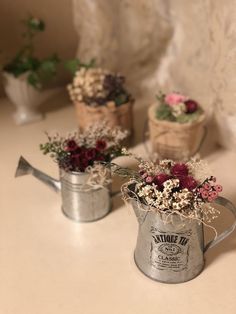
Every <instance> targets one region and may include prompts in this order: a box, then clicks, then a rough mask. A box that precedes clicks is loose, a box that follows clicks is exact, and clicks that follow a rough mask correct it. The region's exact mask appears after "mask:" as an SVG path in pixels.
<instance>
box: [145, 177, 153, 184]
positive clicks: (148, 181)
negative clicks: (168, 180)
mask: <svg viewBox="0 0 236 314" xmlns="http://www.w3.org/2000/svg"><path fill="white" fill-rule="evenodd" d="M145 181H146V183H149V184H150V183H152V182H153V177H151V176H147V177H146V179H145Z"/></svg>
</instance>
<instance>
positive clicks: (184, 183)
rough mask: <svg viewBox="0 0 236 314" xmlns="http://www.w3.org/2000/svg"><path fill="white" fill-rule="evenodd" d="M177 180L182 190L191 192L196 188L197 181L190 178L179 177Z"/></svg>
mask: <svg viewBox="0 0 236 314" xmlns="http://www.w3.org/2000/svg"><path fill="white" fill-rule="evenodd" d="M179 180H180V187H181V188H182V189H188V190H189V191H192V190H194V189H195V188H196V187H197V181H196V180H195V179H194V178H193V177H192V176H186V177H180V178H179Z"/></svg>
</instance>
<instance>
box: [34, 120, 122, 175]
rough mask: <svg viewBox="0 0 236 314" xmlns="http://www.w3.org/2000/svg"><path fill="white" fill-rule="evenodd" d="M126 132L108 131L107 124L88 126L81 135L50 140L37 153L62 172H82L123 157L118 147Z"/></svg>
mask: <svg viewBox="0 0 236 314" xmlns="http://www.w3.org/2000/svg"><path fill="white" fill-rule="evenodd" d="M127 135H128V132H127V131H122V130H121V129H120V128H119V127H116V128H111V127H109V126H108V125H107V123H106V122H103V123H99V124H94V125H91V126H89V127H88V128H87V129H86V130H84V132H74V133H72V134H68V136H66V137H61V136H60V135H59V134H55V135H53V136H50V135H48V134H47V137H48V141H47V142H46V143H45V144H40V149H41V150H42V152H43V153H44V154H45V155H46V154H50V157H51V158H53V160H54V161H56V162H57V163H58V165H59V168H61V169H63V170H65V171H74V172H85V171H87V169H88V168H89V167H91V166H94V164H96V163H99V162H109V161H111V160H112V159H113V158H115V157H118V156H120V155H121V154H122V149H121V143H122V141H123V140H124V139H125V138H126V137H127Z"/></svg>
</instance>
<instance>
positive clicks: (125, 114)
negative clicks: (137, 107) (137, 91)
mask: <svg viewBox="0 0 236 314" xmlns="http://www.w3.org/2000/svg"><path fill="white" fill-rule="evenodd" d="M66 67H67V68H68V69H70V70H71V72H72V73H73V75H74V78H73V82H72V83H71V84H69V85H68V91H69V95H70V98H71V100H72V102H73V103H74V105H75V109H76V113H77V118H78V124H79V127H80V128H81V129H85V128H86V127H87V126H88V125H90V124H91V123H94V122H96V121H103V120H106V121H108V122H109V124H110V126H121V127H122V128H123V129H125V130H129V132H130V134H132V131H133V119H132V106H133V102H134V100H133V98H132V96H131V95H130V94H129V93H128V91H127V90H126V88H125V86H124V83H125V78H124V77H123V76H121V75H120V74H118V73H112V72H110V71H108V70H106V69H103V68H99V67H95V66H94V60H91V62H90V63H89V64H84V63H81V62H80V61H79V60H78V59H75V60H70V61H69V62H67V63H66Z"/></svg>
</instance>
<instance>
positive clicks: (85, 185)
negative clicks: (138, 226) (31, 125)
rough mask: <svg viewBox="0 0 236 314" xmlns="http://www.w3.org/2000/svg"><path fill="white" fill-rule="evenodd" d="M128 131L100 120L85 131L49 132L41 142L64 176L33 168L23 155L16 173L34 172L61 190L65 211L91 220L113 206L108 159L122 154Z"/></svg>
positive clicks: (73, 216)
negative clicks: (63, 134) (50, 133)
mask: <svg viewBox="0 0 236 314" xmlns="http://www.w3.org/2000/svg"><path fill="white" fill-rule="evenodd" d="M126 136H127V131H121V130H120V128H119V127H113V128H111V127H110V126H108V125H107V124H106V123H105V122H103V123H96V124H94V125H92V126H90V127H88V128H87V129H85V130H84V131H80V132H75V133H73V134H69V135H68V136H66V137H61V136H60V135H59V134H56V135H52V136H50V135H48V141H47V142H46V143H45V144H41V145H40V149H41V150H42V152H43V153H44V154H49V155H50V157H51V158H53V160H54V161H55V162H56V163H57V164H58V166H59V172H60V179H59V180H55V179H53V178H52V177H49V176H48V175H46V174H44V173H42V172H41V171H40V170H38V169H35V168H33V167H32V166H31V165H30V164H29V163H28V162H27V161H26V160H25V159H24V158H23V157H21V158H20V161H19V165H18V168H17V171H16V176H22V175H25V174H29V173H30V174H32V175H34V176H35V177H36V178H37V179H39V180H41V181H42V182H43V183H45V184H47V185H48V186H49V187H51V188H53V190H54V191H56V192H61V198H62V211H63V213H64V214H65V215H66V216H67V217H69V218H71V219H73V220H76V221H81V222H89V221H95V220H98V219H100V218H102V217H104V216H105V215H107V214H108V213H109V211H110V209H111V196H112V194H111V186H110V185H111V176H110V170H109V168H107V167H104V165H103V163H104V162H110V161H111V160H112V159H113V158H115V157H118V156H120V155H121V154H122V150H121V142H122V141H123V140H124V139H125V137H126Z"/></svg>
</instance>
